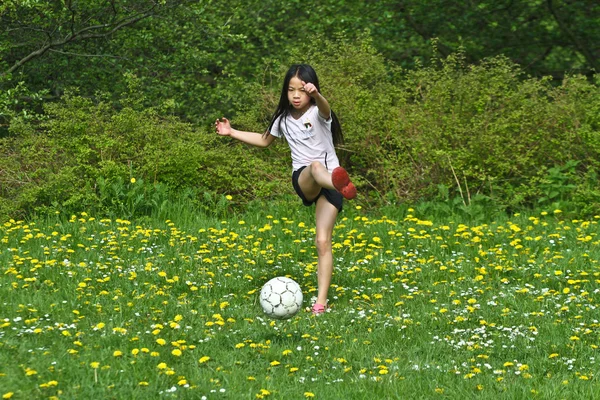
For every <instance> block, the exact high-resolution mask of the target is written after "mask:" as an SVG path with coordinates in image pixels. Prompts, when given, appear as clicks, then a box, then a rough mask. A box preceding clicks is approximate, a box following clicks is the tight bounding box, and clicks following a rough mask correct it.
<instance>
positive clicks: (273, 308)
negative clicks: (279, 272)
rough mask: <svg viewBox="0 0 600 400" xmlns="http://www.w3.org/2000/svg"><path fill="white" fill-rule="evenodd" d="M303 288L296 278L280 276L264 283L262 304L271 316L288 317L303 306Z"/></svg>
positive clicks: (266, 312) (277, 317) (261, 296)
mask: <svg viewBox="0 0 600 400" xmlns="http://www.w3.org/2000/svg"><path fill="white" fill-rule="evenodd" d="M303 298H304V297H303V296H302V288H300V285H298V282H296V281H295V280H293V279H291V278H288V277H285V276H278V277H276V278H273V279H271V280H270V281H268V282H267V283H265V284H264V286H263V287H262V289H261V291H260V305H261V307H262V308H263V310H264V312H265V314H267V316H269V317H270V318H275V319H288V318H291V317H293V316H294V315H296V313H297V312H298V311H299V310H300V309H301V308H302V300H303Z"/></svg>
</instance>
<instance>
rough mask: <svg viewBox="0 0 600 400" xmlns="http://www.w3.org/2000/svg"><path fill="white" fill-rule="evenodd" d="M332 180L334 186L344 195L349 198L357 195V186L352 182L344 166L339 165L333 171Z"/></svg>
mask: <svg viewBox="0 0 600 400" xmlns="http://www.w3.org/2000/svg"><path fill="white" fill-rule="evenodd" d="M331 182H332V183H333V187H335V189H336V190H337V191H338V192H340V193H341V194H342V196H344V198H345V199H347V200H352V199H353V198H355V197H356V187H355V186H354V184H353V183H352V182H350V177H349V176H348V172H346V170H345V169H344V168H342V167H337V168H336V169H334V170H333V172H332V173H331Z"/></svg>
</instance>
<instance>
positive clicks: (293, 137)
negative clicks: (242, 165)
mask: <svg viewBox="0 0 600 400" xmlns="http://www.w3.org/2000/svg"><path fill="white" fill-rule="evenodd" d="M215 128H216V131H217V134H219V135H222V136H230V137H232V138H234V139H237V140H240V141H242V142H244V143H248V144H251V145H254V146H259V147H267V146H269V145H270V144H271V143H273V141H274V140H275V138H276V137H282V136H283V137H285V139H286V140H287V142H288V144H289V146H290V150H291V153H292V169H293V173H292V184H293V186H294V189H295V191H296V193H297V194H298V196H299V197H300V198H301V199H302V202H303V203H304V205H306V206H310V205H312V204H316V206H315V219H316V247H317V255H318V262H317V282H318V294H317V301H316V302H315V304H314V305H313V308H312V311H313V313H314V314H315V315H318V314H322V313H324V312H325V309H326V306H327V293H328V291H329V286H330V284H331V276H332V274H333V253H332V245H331V241H332V234H333V226H334V224H335V220H336V217H337V215H338V213H339V212H340V211H341V210H342V196H343V197H345V198H346V199H353V198H354V197H356V188H355V187H354V185H353V184H352V182H350V179H349V177H348V173H347V172H346V170H345V169H344V168H342V167H340V165H339V161H338V158H337V155H336V153H335V148H334V145H336V144H338V143H340V142H341V141H342V130H341V127H340V124H339V122H338V120H337V118H336V116H335V115H334V113H333V111H331V108H330V107H329V103H328V102H327V100H326V99H325V97H323V96H322V95H321V91H320V87H319V79H318V78H317V74H316V72H315V70H314V69H313V68H312V67H311V66H310V65H306V64H297V65H292V67H291V68H290V69H289V71H288V72H287V74H286V76H285V79H284V81H283V88H282V90H281V98H280V100H279V105H278V107H277V110H276V111H275V113H274V114H273V118H272V120H271V124H270V126H269V129H268V130H267V131H266V132H265V133H264V134H260V133H254V132H243V131H239V130H236V129H233V128H232V127H231V125H230V123H229V121H228V120H227V119H226V118H222V119H221V120H217V121H216V122H215Z"/></svg>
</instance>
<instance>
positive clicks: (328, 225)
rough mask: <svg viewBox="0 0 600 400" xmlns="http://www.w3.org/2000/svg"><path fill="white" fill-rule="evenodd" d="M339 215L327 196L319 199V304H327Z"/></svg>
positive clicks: (316, 241)
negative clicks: (333, 244)
mask: <svg viewBox="0 0 600 400" xmlns="http://www.w3.org/2000/svg"><path fill="white" fill-rule="evenodd" d="M337 215H338V210H337V208H336V207H335V206H334V205H333V204H331V203H330V202H329V201H327V199H326V198H325V196H321V197H319V199H318V200H317V204H316V211H315V219H316V238H315V244H316V247H317V255H318V262H317V283H318V292H317V303H318V304H323V305H326V304H327V294H328V291H329V286H330V285H331V276H332V275H333V250H332V244H331V242H332V236H333V227H334V225H335V220H336V218H337Z"/></svg>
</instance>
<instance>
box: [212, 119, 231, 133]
mask: <svg viewBox="0 0 600 400" xmlns="http://www.w3.org/2000/svg"><path fill="white" fill-rule="evenodd" d="M215 130H216V131H217V134H218V135H221V136H231V124H230V123H229V120H228V119H227V118H225V117H223V118H221V120H220V121H219V120H218V119H217V120H216V121H215Z"/></svg>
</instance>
